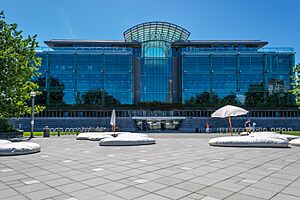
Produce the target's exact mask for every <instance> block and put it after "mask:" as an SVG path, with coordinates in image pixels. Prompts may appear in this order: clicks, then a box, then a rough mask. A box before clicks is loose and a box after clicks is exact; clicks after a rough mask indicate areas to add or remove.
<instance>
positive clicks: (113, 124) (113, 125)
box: [110, 109, 116, 132]
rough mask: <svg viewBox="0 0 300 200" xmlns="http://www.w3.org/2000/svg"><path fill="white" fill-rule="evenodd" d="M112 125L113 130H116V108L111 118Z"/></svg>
mask: <svg viewBox="0 0 300 200" xmlns="http://www.w3.org/2000/svg"><path fill="white" fill-rule="evenodd" d="M110 125H111V126H112V131H113V132H115V131H116V111H115V109H113V110H112V113H111V118H110Z"/></svg>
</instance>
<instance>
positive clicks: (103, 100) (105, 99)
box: [81, 89, 121, 106]
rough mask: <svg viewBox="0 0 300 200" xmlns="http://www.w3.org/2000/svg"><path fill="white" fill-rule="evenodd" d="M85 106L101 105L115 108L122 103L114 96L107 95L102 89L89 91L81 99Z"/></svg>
mask: <svg viewBox="0 0 300 200" xmlns="http://www.w3.org/2000/svg"><path fill="white" fill-rule="evenodd" d="M81 101H82V103H83V104H90V105H100V106H104V105H105V106H115V105H120V104H121V103H120V101H119V100H117V99H115V98H114V97H113V96H111V95H109V94H107V92H106V91H104V90H101V89H96V90H89V91H87V92H86V93H84V94H83V95H82V97H81Z"/></svg>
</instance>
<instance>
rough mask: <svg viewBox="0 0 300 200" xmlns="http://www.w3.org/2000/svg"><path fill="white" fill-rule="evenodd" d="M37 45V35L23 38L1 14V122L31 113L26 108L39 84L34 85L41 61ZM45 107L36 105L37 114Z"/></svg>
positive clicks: (13, 25) (0, 13)
mask: <svg viewBox="0 0 300 200" xmlns="http://www.w3.org/2000/svg"><path fill="white" fill-rule="evenodd" d="M37 46H38V43H37V42H36V35H35V36H28V37H27V38H25V39H24V38H23V36H22V31H19V30H17V24H15V23H14V24H8V23H7V22H6V21H5V17H4V13H3V11H2V12H0V119H1V120H3V119H9V118H11V117H20V116H22V115H24V114H25V113H30V111H31V109H30V106H28V105H27V103H28V102H29V101H28V100H29V99H30V98H31V97H30V92H31V91H37V89H38V85H37V84H35V83H34V82H32V81H31V80H32V78H33V77H34V76H37V75H38V74H37V72H36V70H37V69H38V68H37V66H39V65H40V64H41V61H40V59H38V58H37V57H36V56H35V50H34V49H35V48H36V47H37ZM41 109H43V107H40V106H36V111H39V110H41Z"/></svg>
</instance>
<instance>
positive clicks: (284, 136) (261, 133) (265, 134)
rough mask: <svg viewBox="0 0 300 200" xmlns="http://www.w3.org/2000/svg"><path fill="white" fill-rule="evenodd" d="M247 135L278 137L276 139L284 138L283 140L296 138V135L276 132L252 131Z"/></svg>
mask: <svg viewBox="0 0 300 200" xmlns="http://www.w3.org/2000/svg"><path fill="white" fill-rule="evenodd" d="M249 136H252V137H269V138H278V139H285V140H292V139H296V138H298V136H296V135H288V134H278V133H276V132H270V131H267V132H254V133H251V134H250V135H249Z"/></svg>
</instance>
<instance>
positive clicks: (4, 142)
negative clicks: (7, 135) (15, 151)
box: [0, 140, 11, 145]
mask: <svg viewBox="0 0 300 200" xmlns="http://www.w3.org/2000/svg"><path fill="white" fill-rule="evenodd" d="M10 143H11V141H9V140H0V145H2V144H10Z"/></svg>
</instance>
